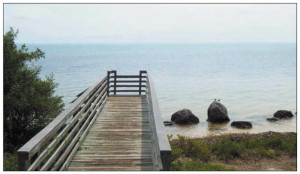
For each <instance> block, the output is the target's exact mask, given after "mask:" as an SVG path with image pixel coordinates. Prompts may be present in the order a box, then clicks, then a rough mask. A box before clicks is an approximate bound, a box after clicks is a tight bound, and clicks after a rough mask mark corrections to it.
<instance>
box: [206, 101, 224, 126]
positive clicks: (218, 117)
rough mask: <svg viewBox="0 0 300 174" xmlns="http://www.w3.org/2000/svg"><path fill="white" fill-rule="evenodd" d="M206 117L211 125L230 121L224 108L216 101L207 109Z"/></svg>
mask: <svg viewBox="0 0 300 174" xmlns="http://www.w3.org/2000/svg"><path fill="white" fill-rule="evenodd" d="M207 116H208V119H207V121H209V122H211V123H224V122H228V121H230V119H229V117H228V114H227V109H226V107H225V106H224V105H222V104H221V103H220V102H218V101H216V100H215V101H214V102H212V103H211V104H210V106H209V107H208V110H207Z"/></svg>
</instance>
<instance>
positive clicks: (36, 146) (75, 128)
mask: <svg viewBox="0 0 300 174" xmlns="http://www.w3.org/2000/svg"><path fill="white" fill-rule="evenodd" d="M106 88H107V77H106V76H105V77H104V78H102V79H100V80H99V81H98V82H97V83H96V84H94V85H92V86H91V87H89V88H88V89H87V90H85V91H84V93H83V94H81V95H80V96H79V97H78V98H77V99H76V100H75V101H73V103H71V104H70V105H69V106H68V107H67V108H66V109H65V110H64V111H63V112H62V113H60V114H59V115H58V116H57V117H56V118H55V119H54V120H53V121H52V122H51V123H49V124H48V125H47V126H46V127H45V128H44V129H42V130H41V131H40V132H39V133H38V134H37V135H35V136H34V137H33V138H31V139H30V140H29V141H28V142H27V143H26V144H25V145H23V146H22V147H21V148H20V149H19V150H18V167H19V170H65V168H66V167H67V166H68V164H69V163H70V160H71V159H72V158H73V156H74V154H75V152H76V151H77V149H78V148H79V146H80V143H81V142H82V141H83V139H84V138H85V136H86V134H87V133H88V130H89V129H90V127H91V125H92V124H93V122H94V121H95V119H96V114H97V113H98V112H100V111H101V109H102V108H103V106H104V104H105V102H106V98H107V97H106V96H107V95H106Z"/></svg>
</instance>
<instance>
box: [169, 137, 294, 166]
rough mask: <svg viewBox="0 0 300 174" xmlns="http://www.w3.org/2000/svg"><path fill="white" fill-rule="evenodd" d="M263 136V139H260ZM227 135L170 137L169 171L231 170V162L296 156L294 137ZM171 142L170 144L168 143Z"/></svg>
mask: <svg viewBox="0 0 300 174" xmlns="http://www.w3.org/2000/svg"><path fill="white" fill-rule="evenodd" d="M262 135H263V136H262ZM265 135H267V136H264V134H258V135H257V136H256V135H255V134H227V135H221V136H213V137H204V138H188V137H184V136H180V135H177V136H178V138H176V139H172V136H169V141H170V145H171V148H172V153H171V160H172V163H171V170H176V171H178V170H184V171H190V170H196V171H200V170H213V171H217V170H234V169H233V168H226V167H225V166H222V165H220V164H213V162H215V161H222V163H224V164H226V163H228V162H229V161H231V160H242V161H247V160H260V159H263V158H264V159H277V158H279V157H280V156H282V155H286V156H289V157H296V156H297V135H296V134H295V133H294V134H274V135H272V134H267V133H266V134H265ZM171 139H172V140H171Z"/></svg>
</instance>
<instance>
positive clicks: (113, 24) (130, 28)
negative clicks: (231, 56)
mask: <svg viewBox="0 0 300 174" xmlns="http://www.w3.org/2000/svg"><path fill="white" fill-rule="evenodd" d="M9 27H13V28H14V29H18V30H19V34H18V38H17V40H16V42H18V43H132V42H133V43H194V42H196V43H199V42H296V5H295V4H125V5H124V4H5V5H4V32H7V31H8V30H9Z"/></svg>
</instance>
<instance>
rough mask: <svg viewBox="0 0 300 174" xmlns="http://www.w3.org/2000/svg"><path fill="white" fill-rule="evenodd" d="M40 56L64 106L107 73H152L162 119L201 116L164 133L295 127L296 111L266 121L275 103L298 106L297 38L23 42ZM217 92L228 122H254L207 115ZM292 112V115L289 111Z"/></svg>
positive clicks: (289, 107) (276, 106) (277, 107)
mask: <svg viewBox="0 0 300 174" xmlns="http://www.w3.org/2000/svg"><path fill="white" fill-rule="evenodd" d="M27 47H29V48H30V49H35V48H40V49H41V50H42V51H44V52H45V55H46V58H45V59H40V60H39V61H37V64H38V65H41V66H42V71H41V77H42V78H44V77H45V75H49V74H50V73H53V75H54V78H55V81H56V82H57V83H59V86H58V87H57V89H56V94H57V95H62V96H64V98H63V100H64V103H65V104H66V105H68V103H69V102H70V101H72V100H73V99H74V97H75V96H76V95H77V94H78V93H80V92H81V91H83V90H84V89H86V88H87V87H89V86H90V85H92V84H93V83H95V82H96V80H97V79H99V78H101V77H103V76H104V75H106V72H107V71H108V70H117V71H118V74H138V72H139V70H147V71H148V72H150V73H151V74H152V76H153V80H154V84H155V88H156V91H157V95H158V101H159V104H160V108H161V113H162V116H163V119H164V120H170V118H171V115H172V114H173V113H174V112H176V111H178V110H180V109H183V108H188V109H190V110H192V112H193V113H194V114H195V115H196V116H198V117H199V119H200V124H197V125H190V126H179V125H175V126H168V127H166V131H167V133H168V134H182V135H186V136H204V135H210V134H219V133H231V132H250V133H256V132H264V131H270V130H272V131H294V132H295V131H296V117H294V118H293V119H291V120H283V121H280V122H276V123H269V122H267V121H266V118H267V117H271V116H272V115H273V113H275V112H276V111H277V110H281V109H285V110H291V111H292V112H293V113H295V111H296V43H201V44H29V45H27ZM214 99H221V103H222V104H224V105H225V106H226V107H227V110H228V114H229V117H230V119H231V121H236V120H247V121H251V122H252V124H253V128H252V129H250V130H238V129H234V128H231V127H230V123H228V124H222V125H215V124H209V123H207V122H206V119H207V109H208V107H209V105H210V103H211V102H213V100H214ZM295 116H296V115H295Z"/></svg>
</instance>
